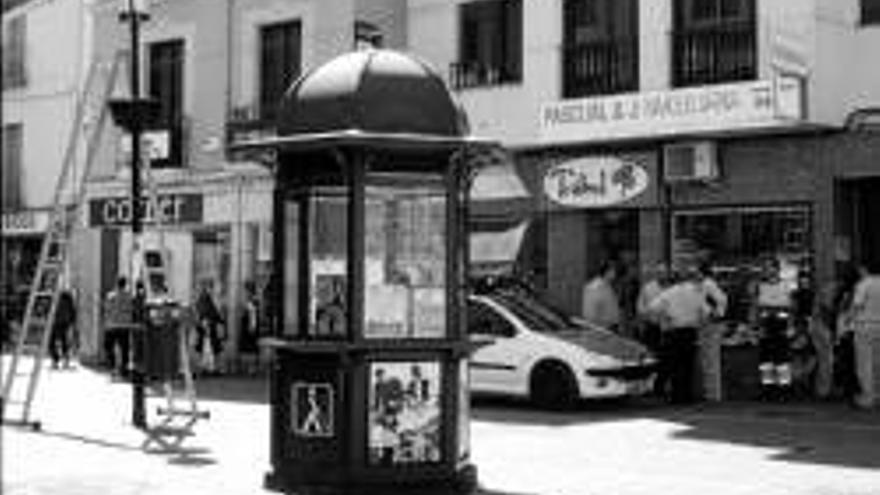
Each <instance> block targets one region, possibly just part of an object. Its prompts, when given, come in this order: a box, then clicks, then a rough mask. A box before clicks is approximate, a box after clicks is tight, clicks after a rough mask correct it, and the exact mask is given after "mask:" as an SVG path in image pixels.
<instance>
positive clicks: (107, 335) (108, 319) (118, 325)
mask: <svg viewBox="0 0 880 495" xmlns="http://www.w3.org/2000/svg"><path fill="white" fill-rule="evenodd" d="M133 317H134V298H133V297H132V295H131V292H129V290H128V279H127V278H125V277H122V276H121V277H119V278H118V279H117V280H116V289H115V290H113V291H112V292H110V293H109V294H107V298H106V300H105V301H104V358H105V359H106V362H107V366H108V367H109V368H110V369H111V370H113V371H114V372H116V373H117V374H118V375H120V376H122V375H125V373H126V371H127V368H128V359H129V354H128V353H129V345H128V344H129V342H128V340H129V332H130V331H131V330H130V329H131V326H132V324H133V321H134V320H133ZM117 347H118V351H119V352H118V354H117Z"/></svg>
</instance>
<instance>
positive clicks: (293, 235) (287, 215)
mask: <svg viewBox="0 0 880 495" xmlns="http://www.w3.org/2000/svg"><path fill="white" fill-rule="evenodd" d="M299 221H300V207H299V203H297V202H295V201H293V200H288V201H287V202H286V203H285V204H284V304H283V306H282V311H283V313H284V330H283V334H284V335H285V336H288V337H290V336H295V335H296V334H297V333H298V332H297V326H298V322H299V304H298V303H299V284H300V283H301V282H300V274H299V252H300V246H299V242H300V229H299Z"/></svg>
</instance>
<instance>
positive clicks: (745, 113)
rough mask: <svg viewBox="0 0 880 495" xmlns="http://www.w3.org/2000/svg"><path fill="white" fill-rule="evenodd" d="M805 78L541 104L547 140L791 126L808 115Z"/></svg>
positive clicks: (544, 135) (593, 139) (543, 132)
mask: <svg viewBox="0 0 880 495" xmlns="http://www.w3.org/2000/svg"><path fill="white" fill-rule="evenodd" d="M802 87H803V79H802V78H799V77H788V76H779V77H777V78H775V79H772V80H761V81H750V82H742V83H731V84H717V85H710V86H701V87H695V88H682V89H673V90H668V91H646V92H639V93H629V94H621V95H613V96H603V97H595V98H582V99H573V100H563V101H555V102H551V103H546V104H544V105H542V106H541V110H540V111H541V113H540V136H541V140H542V141H544V142H584V141H600V140H608V139H621V138H636V137H657V136H669V135H675V134H689V133H701V132H723V131H732V130H738V129H754V128H763V127H774V126H788V125H791V124H792V123H796V122H800V121H801V119H803V116H804V109H803V104H802V98H801V97H802Z"/></svg>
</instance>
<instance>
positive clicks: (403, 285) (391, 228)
mask: <svg viewBox="0 0 880 495" xmlns="http://www.w3.org/2000/svg"><path fill="white" fill-rule="evenodd" d="M365 200H366V208H365V213H364V214H365V215H366V218H365V219H364V221H365V229H364V231H365V236H366V239H365V242H364V245H365V257H364V263H365V266H364V277H365V280H364V287H365V291H364V294H365V296H364V297H365V301H364V335H365V336H366V337H368V338H443V337H445V336H446V305H447V301H446V239H447V238H446V235H447V233H446V191H445V186H444V183H443V178H442V176H441V175H439V174H437V175H433V174H432V175H426V174H419V175H415V174H401V173H398V174H390V173H388V174H379V173H373V174H370V175H368V179H367V186H366V192H365Z"/></svg>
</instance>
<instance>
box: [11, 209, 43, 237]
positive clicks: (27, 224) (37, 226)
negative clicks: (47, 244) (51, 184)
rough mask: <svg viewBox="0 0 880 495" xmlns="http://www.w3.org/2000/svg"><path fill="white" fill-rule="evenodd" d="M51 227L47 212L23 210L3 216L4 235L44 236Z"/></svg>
mask: <svg viewBox="0 0 880 495" xmlns="http://www.w3.org/2000/svg"><path fill="white" fill-rule="evenodd" d="M48 226H49V212H48V211H46V210H21V211H13V212H7V213H4V214H3V235H4V236H11V235H32V234H42V233H43V232H45V231H46V227H48Z"/></svg>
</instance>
